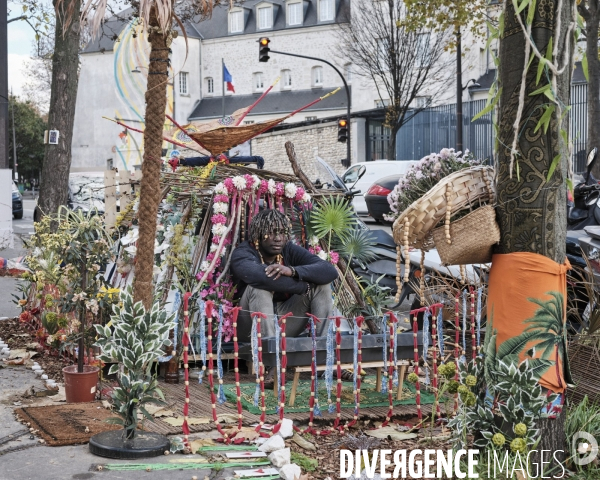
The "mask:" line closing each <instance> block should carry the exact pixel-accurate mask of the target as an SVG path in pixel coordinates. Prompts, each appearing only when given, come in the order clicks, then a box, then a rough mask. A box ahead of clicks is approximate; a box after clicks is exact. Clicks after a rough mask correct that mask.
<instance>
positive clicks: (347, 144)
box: [269, 50, 352, 165]
mask: <svg viewBox="0 0 600 480" xmlns="http://www.w3.org/2000/svg"><path fill="white" fill-rule="evenodd" d="M269 52H270V53H277V54H279V55H287V56H288V57H297V58H306V59H308V60H316V61H317V62H323V63H326V64H327V65H329V66H330V67H331V68H333V69H334V70H335V71H336V73H337V74H338V75H339V76H340V78H341V79H342V82H344V89H345V90H346V103H347V104H348V105H347V108H346V118H347V120H348V126H350V110H351V106H352V99H351V97H350V89H349V88H348V83H347V82H346V79H345V78H344V76H343V75H342V72H340V71H339V70H338V69H337V67H336V66H335V65H333V64H332V63H331V62H328V61H327V60H324V59H322V58H317V57H309V56H307V55H298V54H296V53H288V52H279V51H277V50H269ZM346 161H347V162H348V165H350V163H351V162H352V159H351V156H350V128H348V139H347V140H346Z"/></svg>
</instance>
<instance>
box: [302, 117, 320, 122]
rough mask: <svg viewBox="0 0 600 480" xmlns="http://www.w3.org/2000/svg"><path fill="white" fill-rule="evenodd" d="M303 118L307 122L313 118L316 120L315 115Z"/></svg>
mask: <svg viewBox="0 0 600 480" xmlns="http://www.w3.org/2000/svg"><path fill="white" fill-rule="evenodd" d="M304 119H305V120H306V121H307V122H312V121H313V120H316V119H317V117H316V116H312V117H304Z"/></svg>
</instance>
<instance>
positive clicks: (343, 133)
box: [338, 118, 348, 143]
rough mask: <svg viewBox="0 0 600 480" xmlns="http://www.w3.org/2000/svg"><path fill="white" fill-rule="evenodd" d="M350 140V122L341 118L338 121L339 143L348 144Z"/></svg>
mask: <svg viewBox="0 0 600 480" xmlns="http://www.w3.org/2000/svg"><path fill="white" fill-rule="evenodd" d="M346 140H348V120H346V119H345V118H340V119H339V120H338V142H342V143H346Z"/></svg>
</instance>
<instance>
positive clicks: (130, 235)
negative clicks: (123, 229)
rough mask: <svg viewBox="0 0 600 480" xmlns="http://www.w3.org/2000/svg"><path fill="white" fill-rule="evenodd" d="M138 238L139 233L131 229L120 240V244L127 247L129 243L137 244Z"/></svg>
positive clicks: (135, 229)
mask: <svg viewBox="0 0 600 480" xmlns="http://www.w3.org/2000/svg"><path fill="white" fill-rule="evenodd" d="M139 236H140V231H139V230H138V229H137V228H132V229H130V230H129V231H128V232H127V235H125V236H124V237H123V238H122V239H121V243H122V244H123V245H129V244H130V243H133V242H137V239H138V238H139Z"/></svg>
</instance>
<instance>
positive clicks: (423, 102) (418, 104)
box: [414, 97, 431, 108]
mask: <svg viewBox="0 0 600 480" xmlns="http://www.w3.org/2000/svg"><path fill="white" fill-rule="evenodd" d="M430 103H431V97H416V98H415V102H414V106H415V108H425V107H427V106H428V105H429V104H430Z"/></svg>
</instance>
